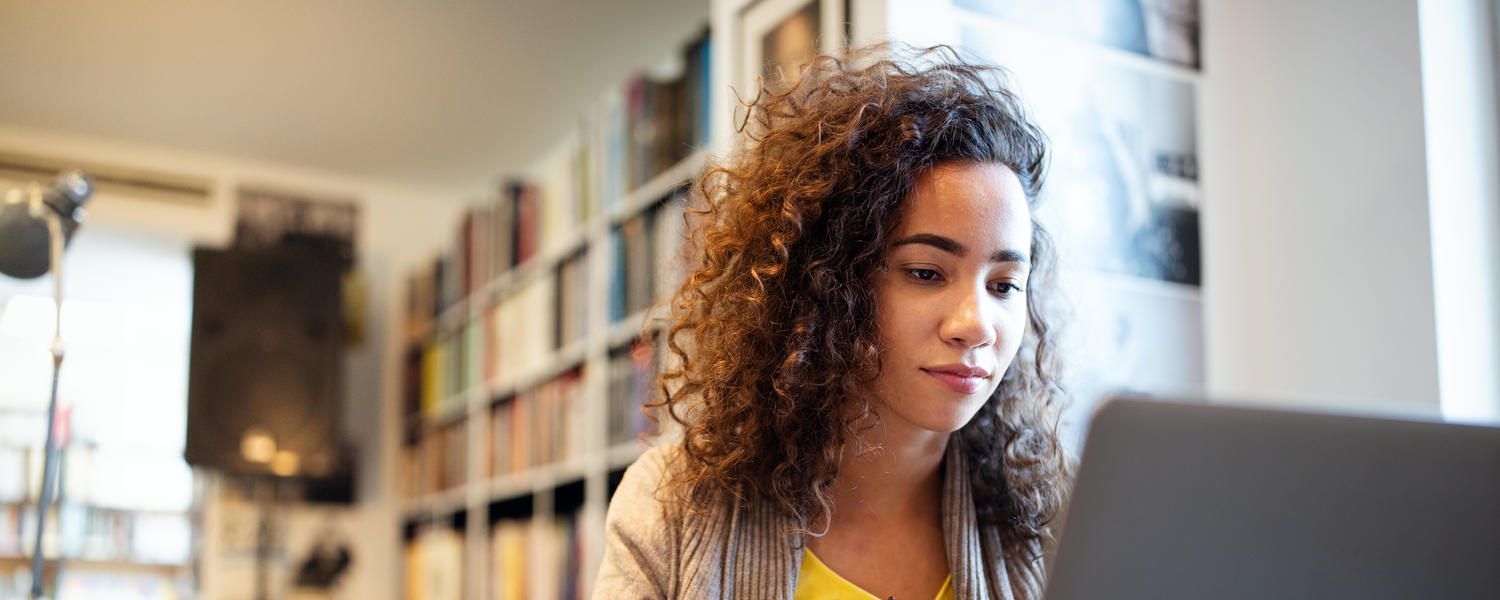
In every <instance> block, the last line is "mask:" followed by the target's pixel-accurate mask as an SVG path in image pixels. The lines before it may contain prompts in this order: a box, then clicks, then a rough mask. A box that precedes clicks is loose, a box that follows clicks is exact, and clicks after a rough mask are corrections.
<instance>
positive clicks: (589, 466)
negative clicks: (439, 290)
mask: <svg viewBox="0 0 1500 600" xmlns="http://www.w3.org/2000/svg"><path fill="white" fill-rule="evenodd" d="M708 156H709V152H708V151H707V150H699V151H696V152H694V153H692V154H691V155H689V156H688V157H687V158H685V159H683V160H681V161H679V162H678V163H676V164H675V165H674V166H673V167H671V168H670V169H667V170H666V171H664V172H662V173H660V174H658V175H656V176H654V177H653V178H651V179H650V180H649V181H647V182H646V183H644V184H643V185H641V186H638V187H637V188H635V189H634V190H632V191H631V192H629V193H628V194H626V195H625V196H623V197H622V198H620V199H619V200H618V201H617V202H615V203H613V205H611V206H607V207H604V206H601V207H600V208H599V210H597V211H596V212H595V214H594V215H592V217H590V218H589V219H587V220H585V221H583V222H581V223H578V224H577V226H576V228H574V229H573V230H572V231H571V232H568V233H567V234H566V235H565V236H564V237H563V238H562V239H560V240H553V241H548V242H546V245H545V246H544V247H542V248H541V249H539V250H538V252H537V254H536V255H535V256H534V257H532V258H531V259H529V260H527V261H525V262H523V263H521V264H519V265H518V266H516V267H514V268H512V269H510V270H508V271H505V272H503V273H501V274H499V275H498V276H496V277H494V278H492V279H490V280H488V281H487V282H485V283H484V284H483V285H482V286H479V287H478V289H477V290H476V291H474V292H473V293H472V294H470V295H469V296H467V297H465V298H463V299H461V300H458V301H457V302H456V303H454V304H453V305H452V306H451V307H449V308H447V309H445V310H444V311H442V312H441V313H440V314H439V315H438V316H437V317H436V318H435V319H433V320H432V323H431V326H430V327H428V328H427V329H426V330H424V331H422V332H420V335H421V339H424V340H430V339H437V338H442V337H444V336H450V335H458V336H462V335H463V328H464V326H465V325H466V324H467V323H470V322H472V321H475V320H482V319H484V312H485V310H486V309H487V307H489V306H491V305H492V304H493V303H495V302H498V301H503V300H504V299H506V298H509V297H511V296H512V295H514V294H516V293H517V292H519V291H520V290H522V289H523V288H524V287H525V286H527V285H528V284H531V283H534V282H536V281H539V280H542V279H544V278H549V277H550V278H554V279H555V278H556V274H557V270H558V268H559V267H560V265H562V264H563V263H564V262H565V261H568V260H572V259H574V258H575V257H577V256H579V252H580V251H583V252H584V254H583V258H582V260H583V261H584V262H583V264H582V268H584V269H585V273H586V275H585V277H586V289H587V298H585V302H586V308H585V311H586V313H587V316H586V320H587V324H586V326H585V327H586V334H585V335H584V336H583V337H582V338H581V339H577V340H574V341H572V342H570V343H567V344H565V345H564V346H562V347H561V348H557V349H554V350H551V351H548V352H547V353H546V355H545V356H542V357H541V358H537V359H534V360H531V361H528V362H529V365H530V367H529V368H525V369H520V370H513V371H510V372H504V373H501V374H499V375H498V376H496V377H494V378H492V379H488V380H485V379H484V378H483V377H480V378H479V379H480V381H478V382H476V383H472V384H470V385H467V386H465V387H464V389H462V390H461V391H459V392H457V393H455V394H451V395H449V396H447V397H446V398H444V399H442V400H441V401H440V403H439V404H440V406H439V408H438V410H437V411H436V414H432V415H428V416H427V417H426V418H424V419H423V422H422V426H421V428H420V429H421V432H422V434H421V435H423V436H426V435H431V434H433V433H435V432H437V431H439V430H442V429H444V428H447V427H452V426H455V425H458V424H460V423H462V424H463V425H462V426H463V427H464V431H465V434H466V435H465V440H464V447H465V450H466V451H465V456H464V462H465V465H464V469H465V472H466V474H467V477H466V478H465V482H464V483H463V484H461V485H458V486H455V487H452V488H450V489H446V490H442V491H438V492H433V493H428V494H423V495H420V496H416V497H413V498H408V499H406V500H405V501H404V505H403V509H402V511H401V527H403V528H406V527H411V526H413V525H423V524H431V523H444V522H452V521H453V520H454V517H455V515H459V514H462V515H464V516H463V518H462V520H463V527H462V533H463V536H464V550H465V557H466V558H465V561H464V562H465V565H464V567H465V570H464V575H463V579H464V586H465V587H464V597H465V598H490V597H492V594H493V591H492V590H491V589H490V586H491V581H492V579H493V570H494V566H493V563H492V561H493V557H492V556H491V552H490V534H491V518H492V517H491V515H490V508H491V506H492V505H497V504H501V505H504V506H506V507H508V508H511V509H515V508H517V507H525V510H523V511H521V512H522V513H523V514H527V515H528V516H526V517H525V518H527V519H529V520H530V525H529V528H530V530H531V533H532V535H531V536H530V553H531V555H532V556H542V555H543V554H544V553H545V552H549V551H551V550H549V549H548V548H546V547H545V544H546V543H547V542H545V540H546V535H544V532H546V531H547V529H548V528H549V527H551V523H552V522H553V519H554V517H555V516H556V514H557V512H556V511H555V508H556V507H555V504H556V501H557V499H558V491H559V490H560V489H564V488H566V491H567V493H568V495H569V496H570V497H571V499H570V500H571V501H572V502H576V501H577V498H576V496H577V494H576V492H577V490H578V488H579V487H581V488H582V501H581V505H580V506H579V510H578V511H577V518H578V523H577V526H578V528H579V531H580V534H579V538H580V544H581V546H582V551H583V561H582V565H581V571H582V573H581V576H580V580H581V581H584V582H592V581H593V579H594V575H595V574H596V572H597V569H598V565H599V562H600V560H601V558H602V556H603V549H604V540H603V532H604V514H605V510H606V507H607V503H608V498H609V494H610V492H611V489H610V482H611V475H612V474H615V475H617V474H618V473H619V472H620V471H622V470H623V469H625V468H626V467H627V466H629V465H630V464H631V463H632V462H634V460H635V459H636V458H637V457H638V456H639V455H640V454H641V452H642V451H643V450H644V449H645V447H646V446H645V443H644V442H641V441H629V442H625V443H616V444H611V443H609V433H610V432H609V431H608V418H609V409H610V406H609V401H610V400H611V399H610V397H609V376H610V361H611V355H612V353H614V352H616V351H618V350H619V349H621V348H624V347H627V346H628V345H629V344H631V343H633V342H634V341H635V340H636V339H638V338H639V337H640V336H641V333H642V327H643V324H644V321H645V318H646V316H647V314H648V313H647V311H635V312H633V313H631V314H629V315H628V316H626V317H625V318H624V319H622V320H619V321H616V322H613V323H611V322H607V320H608V311H609V307H608V302H609V300H608V297H609V290H610V287H611V278H612V277H613V276H614V273H613V272H612V269H613V267H614V265H615V264H616V261H618V260H622V257H617V256H615V255H614V254H615V252H616V249H615V247H614V244H613V243H612V239H611V235H612V233H613V232H614V230H616V229H617V228H619V227H620V226H621V224H623V223H625V222H626V221H628V220H630V219H632V218H634V217H636V216H640V215H644V214H645V213H647V212H649V211H652V210H657V207H658V206H659V205H660V203H661V202H662V201H663V200H667V199H670V198H671V197H672V195H673V193H674V191H675V190H677V189H678V188H679V186H681V185H683V184H686V183H689V182H690V180H691V179H692V178H693V177H695V176H696V175H697V174H698V173H699V172H700V171H701V170H702V169H703V167H704V165H705V164H706V161H707V159H708ZM658 231H660V229H658ZM660 258H666V259H670V258H672V257H660ZM653 268H654V269H657V271H658V277H657V278H656V281H655V286H656V289H655V291H656V292H657V300H658V301H659V300H661V299H663V298H662V294H663V293H665V292H666V291H667V290H666V288H667V283H666V282H665V281H663V279H664V278H662V277H660V275H659V274H660V269H661V265H660V264H658V265H654V266H653ZM404 343H405V342H404ZM459 343H463V342H459ZM664 349H665V348H664V344H662V343H660V341H658V347H657V363H658V370H659V365H660V363H661V362H662V360H663V353H662V351H663V350H664ZM579 368H581V369H582V375H583V376H582V379H581V380H580V385H581V386H582V389H581V394H580V399H581V402H582V406H581V407H580V409H581V410H579V412H578V413H577V418H580V419H582V424H581V426H580V428H579V429H578V431H582V432H585V433H584V435H583V440H582V444H581V446H580V452H578V453H577V454H575V455H573V456H570V457H568V458H566V459H564V460H562V461H559V462H553V463H550V464H543V465H540V466H535V467H532V468H528V469H525V470H521V471H519V472H513V473H502V474H498V475H494V476H490V475H489V474H488V473H486V472H485V464H486V462H485V461H486V459H487V455H488V454H489V453H490V452H492V451H493V449H492V447H491V443H492V442H493V440H494V436H493V435H492V434H491V432H490V431H489V429H490V427H491V426H492V422H493V421H492V418H491V410H492V409H493V407H494V406H496V405H497V404H499V403H500V402H502V401H504V399H506V398H509V397H512V396H513V395H514V394H516V393H518V392H522V391H526V390H531V389H535V388H537V387H538V386H539V385H541V384H544V383H546V382H548V381H551V380H553V379H554V378H556V377H558V376H559V375H562V374H565V373H568V372H570V371H572V370H574V369H579ZM400 418H403V419H405V418H408V417H407V416H406V415H402V416H401V417H400ZM403 451H404V449H403ZM419 468H420V467H419ZM403 489H405V488H404V487H403ZM566 508H568V509H569V510H568V512H570V513H571V512H573V511H572V510H571V509H572V507H571V506H569V507H566ZM530 565H531V569H532V572H530V573H528V580H529V581H530V582H531V585H530V592H531V597H533V598H540V597H542V595H543V594H544V592H548V591H552V590H551V588H550V587H549V585H537V582H543V581H548V580H554V579H558V578H559V576H560V574H557V573H551V572H547V571H545V570H544V569H545V568H546V567H548V566H549V565H547V563H546V561H540V560H533V561H531V563H530Z"/></svg>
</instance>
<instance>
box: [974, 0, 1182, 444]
mask: <svg viewBox="0 0 1500 600" xmlns="http://www.w3.org/2000/svg"><path fill="white" fill-rule="evenodd" d="M954 4H955V7H956V8H958V9H959V10H957V11H956V12H957V13H958V14H959V15H960V23H959V27H958V30H959V31H958V35H959V39H958V45H959V46H960V47H961V48H962V49H963V51H965V52H967V53H968V54H969V55H971V56H973V57H974V58H977V59H979V60H982V61H984V62H988V63H992V64H996V65H1000V66H1002V67H1004V68H1005V69H1006V70H1007V71H1008V72H1009V73H1008V75H1009V81H1008V84H1009V85H1010V86H1011V87H1012V88H1014V89H1015V90H1016V91H1017V92H1018V94H1019V95H1020V97H1021V98H1022V99H1023V101H1024V102H1025V104H1026V105H1027V107H1028V109H1029V110H1030V111H1031V116H1032V117H1033V118H1034V119H1035V121H1036V122H1037V123H1038V125H1040V126H1041V128H1042V130H1043V131H1045V132H1046V134H1047V136H1048V138H1049V140H1050V142H1051V145H1050V151H1051V162H1050V168H1049V171H1048V175H1047V180H1046V183H1045V185H1044V186H1043V189H1042V191H1041V194H1040V197H1039V198H1038V201H1039V207H1038V209H1037V212H1036V216H1037V219H1038V220H1039V221H1040V222H1041V223H1042V225H1043V226H1044V227H1046V228H1047V229H1048V231H1049V232H1050V233H1051V234H1052V236H1053V238H1054V239H1055V240H1056V242H1057V247H1058V250H1059V263H1058V272H1059V275H1060V277H1059V279H1060V288H1061V289H1060V292H1061V294H1060V296H1061V298H1060V299H1061V300H1062V302H1061V306H1060V309H1059V310H1058V311H1057V313H1058V314H1057V315H1056V317H1055V319H1056V320H1057V322H1058V323H1059V324H1060V326H1059V327H1058V330H1059V331H1060V332H1061V333H1060V335H1059V344H1060V347H1061V348H1062V351H1063V355H1064V356H1066V357H1067V358H1068V364H1067V369H1066V371H1065V379H1064V382H1063V383H1064V387H1065V389H1066V390H1067V392H1068V394H1069V397H1070V398H1071V402H1072V404H1071V406H1070V409H1069V410H1068V411H1067V412H1066V413H1065V414H1064V420H1063V431H1064V437H1065V438H1068V439H1069V441H1070V443H1072V444H1075V445H1076V444H1081V441H1082V440H1081V438H1082V436H1083V434H1084V426H1085V424H1086V423H1087V419H1088V417H1089V415H1090V414H1091V413H1092V410H1093V408H1094V407H1095V406H1096V405H1097V403H1098V402H1100V401H1102V400H1103V399H1104V398H1105V397H1107V396H1109V395H1111V394H1113V393H1117V392H1122V391H1123V392H1143V393H1151V394H1162V395H1174V394H1176V395H1192V394H1197V393H1199V392H1201V391H1202V389H1203V385H1204V373H1203V362H1204V361H1203V332H1202V330H1203V325H1202V294H1201V285H1202V281H1203V275H1202V261H1201V250H1200V248H1201V244H1200V239H1199V227H1198V223H1199V219H1198V215H1199V210H1200V207H1201V205H1202V202H1203V198H1202V197H1201V191H1200V190H1201V187H1200V186H1199V182H1198V175H1199V174H1198V164H1199V160H1198V144H1197V118H1198V117H1197V113H1198V107H1197V95H1196V86H1197V71H1196V70H1194V69H1195V67H1196V66H1197V65H1198V58H1197V44H1198V33H1197V20H1196V19H1197V17H1196V15H1197V3H1196V2H1194V1H1177V2H1161V1H1157V0H1121V1H1113V0H1063V1H1058V2H1035V1H1030V0H1014V1H1002V0H954ZM1167 8H1170V9H1172V11H1176V12H1171V13H1170V14H1173V15H1177V14H1183V15H1190V16H1191V18H1190V19H1186V18H1185V19H1186V20H1185V21H1183V22H1184V23H1189V22H1190V23H1189V24H1190V27H1189V28H1188V29H1186V30H1179V29H1181V27H1178V25H1172V27H1177V28H1178V29H1172V31H1173V32H1174V33H1172V36H1173V37H1172V39H1174V40H1176V41H1175V42H1172V43H1163V42H1161V41H1160V40H1156V41H1152V39H1153V38H1152V36H1153V35H1160V34H1161V30H1162V28H1163V24H1162V23H1157V24H1155V25H1147V23H1149V22H1151V19H1153V18H1156V19H1160V18H1165V17H1162V15H1164V14H1167V13H1165V12H1162V11H1163V10H1165V9H1167ZM1152 15H1157V16H1156V17H1153V16H1152ZM1173 23H1178V22H1177V21H1173ZM1168 29H1171V28H1170V27H1169V28H1168ZM1152 32H1156V33H1152ZM1179 42H1180V43H1179ZM1189 42H1190V43H1189ZM1188 49H1190V50H1191V51H1190V52H1188V51H1187V50H1188Z"/></svg>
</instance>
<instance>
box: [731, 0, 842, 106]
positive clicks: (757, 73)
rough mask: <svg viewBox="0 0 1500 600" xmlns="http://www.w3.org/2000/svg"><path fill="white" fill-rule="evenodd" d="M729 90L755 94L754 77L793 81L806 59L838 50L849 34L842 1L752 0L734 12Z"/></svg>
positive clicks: (784, 83)
mask: <svg viewBox="0 0 1500 600" xmlns="http://www.w3.org/2000/svg"><path fill="white" fill-rule="evenodd" d="M738 22H739V27H738V31H737V33H738V36H737V37H738V39H739V47H738V54H739V60H738V61H737V67H736V76H735V78H734V81H735V91H736V92H737V93H738V94H739V96H740V98H742V99H745V100H748V99H750V98H754V97H755V92H756V91H757V90H758V89H759V88H760V85H759V80H761V79H762V78H764V81H765V82H766V83H767V85H768V86H769V87H770V88H771V89H789V88H791V87H792V86H795V85H796V84H797V80H798V78H799V75H800V69H801V66H802V64H803V63H805V62H807V60H808V59H810V58H812V57H814V56H818V55H820V54H830V53H835V52H838V51H840V50H842V49H843V48H844V46H845V44H846V43H847V42H846V40H847V39H848V37H849V31H848V23H847V19H846V16H845V6H844V1H843V0H757V1H755V2H751V3H750V4H748V5H746V6H745V8H744V9H743V10H741V11H740V14H739V19H738Z"/></svg>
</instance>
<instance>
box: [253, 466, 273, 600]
mask: <svg viewBox="0 0 1500 600" xmlns="http://www.w3.org/2000/svg"><path fill="white" fill-rule="evenodd" d="M253 486H254V489H255V497H256V503H257V504H258V505H259V507H260V511H259V512H260V523H259V526H258V527H257V529H256V531H255V596H254V597H255V600H269V599H270V598H271V558H272V554H273V551H274V550H275V531H274V529H275V521H274V520H275V518H276V499H277V498H276V496H277V493H276V492H277V489H276V488H277V480H276V478H275V477H271V478H265V477H256V478H255V479H254V482H253Z"/></svg>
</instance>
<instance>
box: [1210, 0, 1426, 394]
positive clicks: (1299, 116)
mask: <svg viewBox="0 0 1500 600" xmlns="http://www.w3.org/2000/svg"><path fill="white" fill-rule="evenodd" d="M1202 14H1203V62H1204V68H1203V80H1202V85H1201V88H1200V90H1201V96H1200V98H1199V106H1200V107H1201V118H1202V121H1201V123H1202V129H1201V132H1202V133H1201V135H1202V138H1201V140H1202V148H1203V151H1202V163H1201V166H1202V181H1203V186H1204V197H1205V202H1204V207H1203V213H1202V230H1203V241H1204V265H1205V272H1204V304H1205V311H1204V312H1205V314H1204V324H1205V338H1206V339H1205V344H1206V348H1207V358H1208V361H1207V365H1206V366H1207V371H1208V373H1207V377H1208V389H1209V392H1210V393H1211V394H1215V395H1218V396H1221V397H1235V398H1278V397H1288V398H1295V399H1298V400H1297V402H1299V403H1307V404H1315V405H1319V406H1325V407H1343V408H1355V407H1357V408H1360V409H1379V410H1385V411H1394V412H1399V413H1403V414H1418V415H1426V416H1437V415H1438V409H1439V394H1438V392H1439V386H1438V370H1437V359H1436V351H1437V348H1436V335H1435V319H1434V301H1433V271H1432V244H1431V234H1430V229H1429V222H1428V204H1427V200H1428V179H1427V172H1428V171H1427V162H1426V161H1427V158H1426V156H1425V151H1424V143H1425V138H1424V130H1423V112H1422V110H1423V104H1422V73H1421V62H1420V56H1419V53H1418V50H1419V46H1418V23H1417V5H1416V3H1414V2H1411V1H1400V0H1379V1H1371V2H1305V1H1303V0H1267V1H1258V2H1241V1H1238V0H1205V1H1204V2H1203V6H1202Z"/></svg>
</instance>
